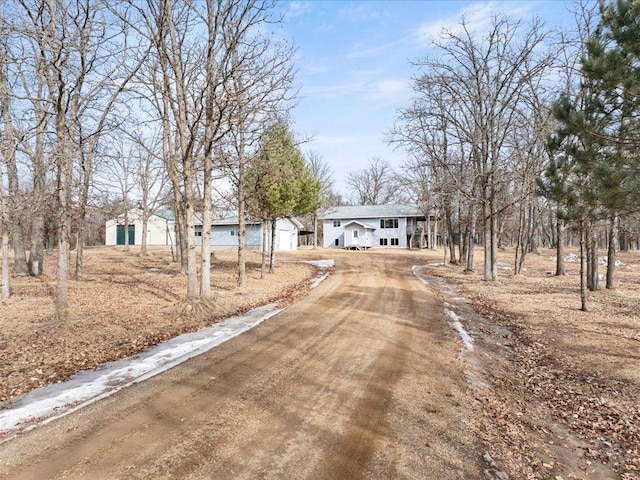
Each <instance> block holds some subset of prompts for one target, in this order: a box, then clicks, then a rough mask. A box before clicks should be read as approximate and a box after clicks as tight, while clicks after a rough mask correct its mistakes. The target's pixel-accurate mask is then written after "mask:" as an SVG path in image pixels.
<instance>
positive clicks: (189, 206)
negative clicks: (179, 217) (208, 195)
mask: <svg viewBox="0 0 640 480" xmlns="http://www.w3.org/2000/svg"><path fill="white" fill-rule="evenodd" d="M185 168H187V167H186V166H185ZM193 173H194V172H190V173H188V174H185V177H188V178H193ZM192 188H193V187H192V186H191V185H189V184H187V185H186V186H185V196H184V199H185V206H184V213H185V219H184V220H185V222H186V224H185V233H186V237H187V238H186V240H187V252H186V253H187V298H198V270H197V269H198V267H197V265H198V262H197V258H196V235H195V224H194V218H193V216H194V214H195V208H194V204H193V191H192ZM203 227H204V226H203Z"/></svg>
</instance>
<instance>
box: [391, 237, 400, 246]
mask: <svg viewBox="0 0 640 480" xmlns="http://www.w3.org/2000/svg"><path fill="white" fill-rule="evenodd" d="M391 245H392V246H396V247H397V246H398V245H400V242H399V240H398V239H397V238H392V239H391Z"/></svg>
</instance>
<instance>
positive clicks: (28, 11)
mask: <svg viewBox="0 0 640 480" xmlns="http://www.w3.org/2000/svg"><path fill="white" fill-rule="evenodd" d="M275 7H276V4H275V2H273V1H270V0H203V1H201V2H190V1H186V0H116V1H106V0H64V1H63V0H7V1H5V2H3V3H2V6H1V7H0V8H1V9H2V14H1V15H0V116H1V120H0V125H1V129H0V135H1V137H0V139H1V142H2V144H1V146H2V158H1V160H0V186H1V189H0V201H1V203H0V208H1V209H0V230H1V237H2V251H3V268H2V272H3V276H2V285H3V290H2V293H3V296H5V297H6V296H8V295H9V294H10V275H9V263H8V252H9V249H10V248H12V249H13V254H14V255H13V258H14V269H13V274H14V275H33V276H39V275H41V274H42V269H43V264H44V261H45V256H44V253H45V250H46V249H47V248H50V249H52V250H54V248H53V247H55V251H56V267H57V270H56V271H57V273H56V282H57V283H56V284H57V287H56V306H57V310H58V312H59V313H64V312H65V311H66V310H67V308H68V288H69V279H70V278H71V277H72V276H75V278H78V279H80V278H82V275H83V261H82V259H83V246H84V244H85V241H86V235H87V231H88V224H89V222H90V221H91V220H90V217H91V213H92V212H94V211H95V210H96V208H97V207H98V206H103V205H105V204H112V205H114V208H112V209H111V210H109V212H110V213H111V214H114V213H116V212H117V213H124V214H125V224H128V221H127V219H126V214H127V212H128V211H129V210H130V208H131V207H134V206H136V207H139V208H140V209H141V210H142V212H143V222H146V221H147V220H148V218H149V217H150V216H151V215H152V214H153V213H154V211H155V210H157V209H158V208H170V209H171V210H172V211H173V212H174V213H175V220H176V238H177V246H176V247H177V252H178V259H179V261H180V262H181V267H182V272H183V273H184V274H185V275H186V278H187V287H186V298H187V301H188V302H192V303H193V302H202V303H206V302H209V300H210V299H211V297H212V292H211V279H210V269H211V255H210V253H211V252H210V234H211V232H210V231H209V229H208V228H203V238H202V244H201V246H200V249H199V250H200V260H198V255H197V251H198V248H197V246H196V239H195V224H194V222H195V218H196V215H198V216H199V218H200V219H201V221H202V224H203V225H211V222H212V216H213V213H214V212H213V209H214V203H216V201H217V200H219V201H221V200H224V201H225V203H227V204H232V205H235V208H237V212H238V218H239V220H240V232H239V233H240V239H239V242H240V248H239V252H238V285H240V286H243V285H244V283H245V281H246V274H245V261H244V248H243V247H244V220H245V218H246V216H247V215H249V214H250V215H252V216H254V217H256V218H259V219H262V220H264V222H265V223H274V222H275V220H276V219H277V218H279V217H282V216H289V215H293V214H294V213H295V214H305V213H307V212H310V211H315V210H317V205H318V202H319V201H320V200H319V197H320V188H321V187H320V184H319V181H318V180H317V179H316V178H315V177H314V174H313V171H312V167H313V165H312V162H308V161H306V160H305V159H304V157H303V156H302V154H301V152H300V148H299V142H298V141H296V139H295V138H294V136H293V134H292V132H291V131H290V125H289V123H288V121H287V114H288V109H289V108H290V106H291V100H292V99H293V98H294V97H295V95H296V91H295V88H294V74H295V65H294V54H295V49H294V48H293V46H292V45H290V44H288V43H287V42H285V41H283V40H280V39H278V38H276V37H275V36H273V35H272V34H270V33H269V32H270V26H271V25H273V24H274V23H278V22H280V21H281V18H280V17H279V16H278V13H277V12H278V10H277V9H276V8H275ZM320 163H321V162H320ZM220 184H223V185H224V187H221V188H220V189H218V190H216V186H217V185H218V186H219V185H220ZM216 191H220V192H224V195H225V197H224V198H223V199H216V198H214V197H213V196H214V192H216ZM134 192H135V193H134ZM221 195H222V194H221ZM219 203H220V202H218V204H219ZM114 216H115V215H114ZM126 237H127V236H126V235H125V238H126ZM144 237H145V236H144V235H143V246H142V249H143V251H144V249H145V248H146V245H145V241H146V239H145V238H144ZM27 242H29V243H28V244H27ZM74 245H75V264H74V265H73V267H74V269H73V268H72V263H71V261H70V260H71V250H72V247H73V246H74ZM274 260H275V258H274V254H273V253H272V254H271V270H273V265H274ZM72 270H73V271H72ZM198 272H199V275H198Z"/></svg>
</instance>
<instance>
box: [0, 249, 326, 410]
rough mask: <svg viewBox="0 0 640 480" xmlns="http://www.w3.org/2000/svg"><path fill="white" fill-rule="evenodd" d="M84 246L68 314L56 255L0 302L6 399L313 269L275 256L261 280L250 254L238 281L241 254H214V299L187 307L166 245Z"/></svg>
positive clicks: (258, 298)
mask: <svg viewBox="0 0 640 480" xmlns="http://www.w3.org/2000/svg"><path fill="white" fill-rule="evenodd" d="M85 255H86V256H85V262H84V271H85V274H84V277H83V279H82V280H81V281H76V280H72V281H71V282H70V285H69V299H70V310H69V315H68V317H67V318H65V319H64V320H59V319H58V318H57V317H56V314H55V308H54V293H55V288H56V284H55V261H56V259H55V256H54V255H50V256H48V257H47V258H46V260H45V262H46V263H45V272H44V275H43V276H42V277H41V278H30V277H16V278H12V279H11V282H12V283H11V291H12V296H11V297H10V298H9V299H8V300H4V301H2V302H1V303H0V319H1V320H0V378H1V379H2V381H1V382H0V402H7V401H10V400H11V399H12V398H14V397H16V396H18V395H21V394H23V393H25V392H27V391H29V390H32V389H34V388H37V387H40V386H43V385H47V384H49V383H54V382H59V381H62V380H65V379H67V378H69V376H70V375H72V374H74V373H76V372H78V371H80V370H86V369H92V368H95V367H96V366H97V365H99V364H101V363H103V362H107V361H111V360H116V359H119V358H122V357H125V356H129V355H133V354H135V353H137V352H140V351H142V350H144V349H145V348H147V347H149V346H151V345H155V344H157V343H160V342H162V341H164V340H167V339H169V338H172V337H174V336H176V335H179V334H181V333H185V332H191V331H194V330H197V329H198V328H200V327H203V326H205V325H210V324H212V323H215V322H216V321H219V320H220V319H222V318H225V317H228V316H231V315H234V314H238V313H242V312H245V311H247V310H250V309H251V308H254V307H256V306H259V305H263V304H266V303H269V302H271V301H273V300H276V299H280V298H290V297H291V296H294V295H297V294H300V293H302V292H303V291H304V290H305V286H306V285H307V284H308V282H307V281H308V280H309V279H310V278H311V277H312V276H313V275H314V271H315V269H314V268H313V267H311V266H310V265H307V264H302V263H294V262H279V263H278V264H277V268H276V272H275V273H274V274H267V276H266V278H265V279H264V280H260V263H259V262H260V258H259V256H258V255H257V254H254V253H250V254H249V257H248V260H249V261H248V264H247V272H248V275H247V286H246V287H245V288H243V289H239V288H237V287H236V262H235V258H236V256H234V254H232V253H218V254H216V259H215V260H214V262H213V267H212V284H213V286H214V299H213V302H212V305H210V306H209V308H207V309H197V308H196V309H190V308H184V306H185V304H184V300H183V297H184V295H185V293H186V277H185V276H184V275H181V274H180V273H179V271H180V267H179V265H178V264H177V263H175V262H172V261H171V253H170V252H169V251H168V250H166V249H162V250H161V249H152V250H150V253H149V254H147V255H141V254H140V253H139V250H138V249H136V248H134V247H131V249H130V250H129V251H125V250H124V248H123V247H117V248H116V247H100V248H90V249H88V250H87V251H86V254H85ZM211 307H212V308H211ZM203 310H204V311H203ZM1 406H2V404H1V403H0V408H1Z"/></svg>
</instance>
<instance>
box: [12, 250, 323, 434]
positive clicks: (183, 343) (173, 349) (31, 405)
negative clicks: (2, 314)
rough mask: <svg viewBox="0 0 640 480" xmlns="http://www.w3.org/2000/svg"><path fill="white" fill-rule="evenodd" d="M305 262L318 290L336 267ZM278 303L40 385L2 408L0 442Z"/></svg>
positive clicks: (235, 331) (244, 326)
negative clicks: (311, 268)
mask: <svg viewBox="0 0 640 480" xmlns="http://www.w3.org/2000/svg"><path fill="white" fill-rule="evenodd" d="M303 263H308V264H311V265H313V266H315V267H316V268H317V269H318V273H317V275H316V277H314V278H313V279H312V280H311V282H310V285H309V288H316V287H317V286H318V285H319V284H320V283H321V282H322V281H323V280H325V279H326V278H327V277H328V276H329V272H327V269H330V268H333V266H334V261H333V260H320V261H304V262H303ZM279 303H280V300H277V301H275V302H272V303H269V304H267V305H263V306H261V307H257V308H254V309H253V310H250V311H249V312H247V313H246V314H244V315H239V316H234V317H229V318H227V319H225V320H223V321H222V322H220V323H216V324H214V325H211V326H209V327H205V328H202V329H200V330H198V331H196V332H191V333H184V334H182V335H179V336H177V337H174V338H172V339H170V340H168V341H167V342H164V343H161V344H158V345H155V346H153V347H151V348H148V349H147V350H144V351H143V352H141V353H138V354H136V355H134V356H131V357H128V358H124V359H122V360H117V361H114V362H108V363H105V364H102V365H100V366H98V367H97V368H96V369H95V370H88V371H84V372H80V373H78V374H76V375H74V376H72V377H71V378H70V379H69V380H67V381H65V382H61V383H56V384H52V385H47V386H45V387H41V388H37V389H35V390H32V391H31V392H29V393H26V394H24V395H22V396H20V397H17V398H16V399H14V400H12V401H10V402H7V404H8V405H7V406H5V408H4V409H2V410H0V435H6V434H8V433H13V434H14V435H9V437H8V438H5V439H3V440H0V444H2V443H4V442H6V441H8V440H10V439H11V438H13V437H14V436H15V434H17V433H19V432H24V431H28V430H31V429H32V428H35V427H36V426H38V425H43V424H45V423H49V422H51V421H52V420H55V419H57V418H60V417H63V416H65V415H69V414H70V413H73V412H75V411H76V410H79V409H81V408H83V407H85V406H87V405H89V404H91V403H93V402H96V401H98V400H100V399H102V398H106V397H108V396H110V395H113V394H114V393H116V392H118V391H119V390H122V389H123V388H126V387H128V386H130V385H133V384H135V383H139V382H142V381H144V380H147V379H148V378H151V377H154V376H156V375H158V374H160V373H162V372H164V371H166V370H169V369H170V368H173V367H175V366H176V365H179V364H180V363H183V362H185V361H187V360H189V359H190V358H192V357H195V356H197V355H200V354H202V353H205V352H207V351H209V350H211V349H212V348H214V347H216V346H218V345H220V344H222V343H224V342H226V341H228V340H231V339H232V338H234V337H237V336H238V335H240V334H241V333H244V332H246V331H247V330H250V329H252V328H254V327H255V326H257V325H259V324H260V323H262V322H263V321H265V320H268V319H269V318H271V317H273V316H274V315H277V314H278V313H280V312H282V311H283V310H285V309H284V308H278V304H279Z"/></svg>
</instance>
